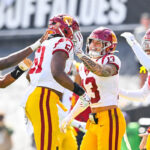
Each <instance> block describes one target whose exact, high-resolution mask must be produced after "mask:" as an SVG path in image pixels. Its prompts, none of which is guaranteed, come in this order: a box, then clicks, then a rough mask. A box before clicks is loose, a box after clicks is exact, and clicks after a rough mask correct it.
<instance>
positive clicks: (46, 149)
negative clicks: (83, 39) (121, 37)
mask: <svg viewBox="0 0 150 150" xmlns="http://www.w3.org/2000/svg"><path fill="white" fill-rule="evenodd" d="M57 51H63V52H65V53H66V54H67V56H68V59H67V61H66V67H65V72H66V73H68V72H69V71H70V68H71V64H72V61H73V55H74V54H73V43H72V41H71V40H69V39H68V38H65V37H63V38H62V37H55V38H51V39H49V40H47V41H45V42H43V44H42V45H41V47H40V48H39V49H38V50H37V51H36V53H35V58H34V64H33V66H32V68H31V69H30V71H29V75H30V80H31V88H30V91H28V92H27V95H28V99H27V101H26V104H25V111H26V115H27V117H28V118H29V120H30V121H31V123H32V126H33V129H34V136H35V142H36V148H37V150H50V149H51V150H56V146H58V139H57V134H59V132H60V130H59V118H58V109H57V105H56V104H57V102H58V101H59V96H58V95H57V94H56V93H55V92H53V91H52V90H51V89H54V90H56V91H58V92H60V93H63V92H64V87H62V86H61V85H60V84H58V83H57V82H56V81H55V79H54V78H53V75H52V73H51V67H50V64H51V59H52V56H53V54H54V53H55V52H57Z"/></svg>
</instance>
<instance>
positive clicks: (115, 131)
mask: <svg viewBox="0 0 150 150" xmlns="http://www.w3.org/2000/svg"><path fill="white" fill-rule="evenodd" d="M96 118H98V124H92V123H91V122H90V121H89V120H88V122H87V132H86V134H85V135H84V137H83V140H82V143H81V150H120V149H121V141H122V138H123V135H124V133H125V129H126V123H125V119H124V116H123V114H122V112H121V111H120V109H119V108H114V109H110V110H106V111H102V112H99V113H97V114H96Z"/></svg>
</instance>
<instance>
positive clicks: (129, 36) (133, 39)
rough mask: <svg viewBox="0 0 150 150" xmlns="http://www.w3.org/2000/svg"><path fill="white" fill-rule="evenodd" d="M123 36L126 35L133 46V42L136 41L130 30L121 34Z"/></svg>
mask: <svg viewBox="0 0 150 150" xmlns="http://www.w3.org/2000/svg"><path fill="white" fill-rule="evenodd" d="M121 36H122V37H124V38H125V39H126V41H127V43H128V44H129V45H130V46H131V47H132V46H133V44H134V43H135V42H136V40H135V37H134V35H133V34H132V33H130V32H124V33H122V34H121Z"/></svg>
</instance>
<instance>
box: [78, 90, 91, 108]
mask: <svg viewBox="0 0 150 150" xmlns="http://www.w3.org/2000/svg"><path fill="white" fill-rule="evenodd" d="M79 100H80V101H81V103H80V106H81V107H83V108H85V107H86V108H87V107H88V106H89V105H90V97H89V96H88V95H87V93H84V94H83V95H82V96H80V97H79Z"/></svg>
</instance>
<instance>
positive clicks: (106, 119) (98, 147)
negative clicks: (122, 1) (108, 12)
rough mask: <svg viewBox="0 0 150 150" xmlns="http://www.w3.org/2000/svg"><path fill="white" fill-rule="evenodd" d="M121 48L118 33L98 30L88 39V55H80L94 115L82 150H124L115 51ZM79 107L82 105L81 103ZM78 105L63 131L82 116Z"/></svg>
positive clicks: (79, 52) (79, 53) (64, 124)
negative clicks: (122, 146) (77, 117)
mask: <svg viewBox="0 0 150 150" xmlns="http://www.w3.org/2000/svg"><path fill="white" fill-rule="evenodd" d="M116 45H117V38H116V35H115V33H114V32H113V31H112V30H110V29H108V28H105V27H100V28H97V29H95V30H94V31H93V32H92V33H91V34H90V36H89V37H88V39H87V48H86V51H87V54H88V55H89V56H87V55H85V54H84V53H83V52H82V51H79V50H78V51H76V55H77V56H78V57H79V59H80V60H81V61H82V62H83V63H82V65H81V66H80V67H79V74H80V77H81V79H82V84H83V86H84V88H85V90H86V92H87V94H88V96H89V97H90V98H91V103H90V107H91V112H92V113H91V114H90V115H89V120H88V121H87V126H86V128H87V132H86V134H85V135H84V137H83V140H82V143H81V147H80V149H81V150H91V149H92V150H120V148H121V141H122V138H123V135H124V133H125V128H126V123H125V119H124V116H123V114H122V112H121V110H120V109H119V108H118V100H119V96H118V94H119V70H120V66H121V62H120V60H119V58H118V57H117V56H115V55H114V51H115V48H116ZM77 104H78V102H77ZM77 104H76V105H75V107H74V108H73V110H72V111H71V113H70V114H69V115H68V116H67V117H66V118H65V119H64V120H63V121H62V126H61V130H64V129H65V127H66V126H67V125H68V124H69V123H70V122H71V121H72V119H73V118H74V117H75V116H76V115H77V114H78V113H80V112H81V105H77Z"/></svg>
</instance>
